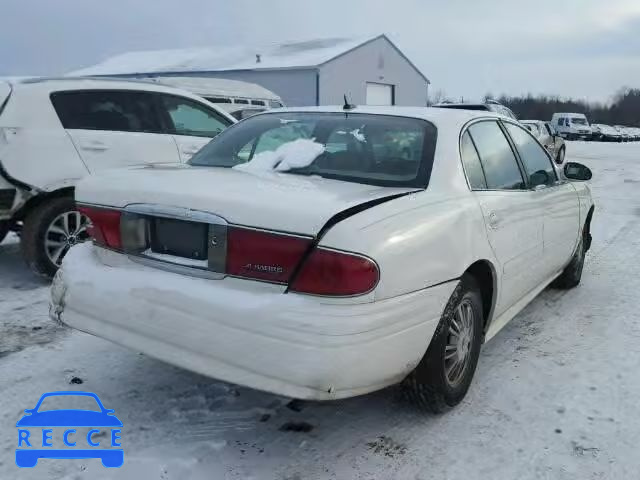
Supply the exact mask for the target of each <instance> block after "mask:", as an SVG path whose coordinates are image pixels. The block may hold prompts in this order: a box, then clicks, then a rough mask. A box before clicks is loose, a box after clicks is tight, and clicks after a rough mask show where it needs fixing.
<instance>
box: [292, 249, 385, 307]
mask: <svg viewBox="0 0 640 480" xmlns="http://www.w3.org/2000/svg"><path fill="white" fill-rule="evenodd" d="M379 279H380V271H379V269H378V265H377V264H376V263H375V262H374V261H373V260H371V259H370V258H367V257H363V256H361V255H355V254H353V253H347V252H341V251H337V250H329V249H326V248H322V247H318V248H316V249H315V250H314V251H313V252H311V254H310V255H309V257H308V258H307V260H306V261H305V262H304V264H303V265H302V268H301V269H300V272H299V273H298V275H297V276H296V278H295V279H294V280H293V283H292V284H291V286H290V287H289V290H291V291H293V292H298V293H307V294H311V295H325V296H340V297H344V296H353V295H362V294H365V293H368V292H370V291H371V290H373V289H374V288H375V286H376V285H377V284H378V280H379Z"/></svg>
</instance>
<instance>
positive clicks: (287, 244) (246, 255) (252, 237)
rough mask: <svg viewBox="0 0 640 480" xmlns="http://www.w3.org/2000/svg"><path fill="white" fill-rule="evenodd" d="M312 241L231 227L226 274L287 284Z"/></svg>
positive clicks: (228, 238) (228, 234)
mask: <svg viewBox="0 0 640 480" xmlns="http://www.w3.org/2000/svg"><path fill="white" fill-rule="evenodd" d="M310 243H311V239H310V238H304V237H296V236H292V235H286V234H279V233H275V232H264V231H261V230H252V229H248V228H242V227H229V230H228V231H227V273H228V274H229V275H236V276H239V277H247V278H255V279H258V280H266V281H270V282H281V283H287V282H288V281H289V278H290V277H291V274H292V273H293V270H294V269H295V268H296V265H298V263H299V262H300V260H301V259H302V257H303V255H304V252H306V250H307V248H309V244H310Z"/></svg>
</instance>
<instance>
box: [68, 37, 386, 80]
mask: <svg viewBox="0 0 640 480" xmlns="http://www.w3.org/2000/svg"><path fill="white" fill-rule="evenodd" d="M381 37H384V38H386V36H384V35H380V36H377V37H373V38H371V37H369V38H329V39H318V40H309V41H305V42H293V43H284V44H280V45H267V46H263V47H246V46H242V47H240V46H237V47H202V48H184V49H173V50H148V51H138V52H129V53H123V54H120V55H116V56H114V57H111V58H108V59H107V60H105V61H104V62H101V63H98V64H97V65H93V66H91V67H87V68H83V69H81V70H76V71H74V72H71V73H70V75H117V74H132V73H152V72H189V71H223V70H255V69H273V68H294V67H313V66H317V65H321V64H323V63H325V62H328V61H329V60H331V59H333V58H335V57H338V56H340V55H341V54H343V53H346V52H348V51H350V50H352V49H354V48H356V47H359V46H360V45H362V44H364V43H367V42H369V41H372V40H376V39H378V38H381Z"/></svg>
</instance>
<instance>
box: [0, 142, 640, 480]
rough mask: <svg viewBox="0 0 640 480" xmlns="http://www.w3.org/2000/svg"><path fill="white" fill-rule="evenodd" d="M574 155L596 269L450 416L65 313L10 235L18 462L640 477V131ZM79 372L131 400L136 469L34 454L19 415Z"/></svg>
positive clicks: (544, 312) (7, 341) (7, 319)
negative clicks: (189, 355)
mask: <svg viewBox="0 0 640 480" xmlns="http://www.w3.org/2000/svg"><path fill="white" fill-rule="evenodd" d="M568 157H569V159H572V160H576V161H581V162H583V163H585V164H587V165H588V166H590V167H591V168H592V169H593V172H594V179H593V181H592V185H593V192H594V197H595V200H596V203H597V207H596V208H597V209H596V214H595V217H594V224H593V236H594V241H593V248H592V250H591V252H590V253H589V255H588V256H587V264H586V268H585V272H584V275H583V281H582V284H581V285H580V287H579V288H577V289H575V290H572V291H569V292H560V291H554V290H547V291H545V292H543V293H542V294H541V295H540V296H539V297H538V298H537V299H536V300H535V301H534V302H533V303H532V304H531V305H529V306H528V307H527V308H526V310H525V311H524V312H522V313H521V314H520V315H518V316H517V317H516V319H515V320H514V321H513V322H511V324H509V325H508V326H507V327H506V328H505V329H504V330H503V331H502V332H501V333H500V334H498V336H497V337H496V338H494V339H493V340H492V341H490V342H489V343H488V344H487V345H485V347H484V350H483V353H482V356H481V359H480V366H479V369H478V371H477V374H476V378H475V381H474V384H473V385H472V388H471V391H470V392H469V395H468V397H467V398H466V400H465V401H464V403H463V404H462V405H460V406H459V407H458V408H457V409H455V410H454V411H452V412H451V413H449V414H446V415H443V416H431V415H424V414H420V413H418V412H416V411H415V410H413V409H412V407H411V406H410V405H407V404H405V403H403V401H402V400H401V399H400V398H399V395H398V391H397V389H395V388H391V389H388V390H385V391H382V392H378V393H376V394H373V395H368V396H365V397H361V398H355V399H350V400H344V401H338V402H334V403H302V402H293V403H290V402H289V400H288V399H286V398H282V397H277V396H274V395H269V394H265V393H261V392H256V391H252V390H248V389H244V388H239V387H235V386H233V385H228V384H225V383H221V382H217V381H215V380H212V379H209V378H205V377H201V376H198V375H195V374H192V373H189V372H186V371H183V370H179V369H177V368H174V367H171V366H168V365H165V364H163V363H160V362H158V361H156V360H153V359H151V358H148V357H145V356H142V355H139V354H137V353H135V352H131V351H128V350H124V349H122V348H120V347H118V346H115V345H112V344H110V343H108V342H106V341H103V340H100V339H98V338H94V337H91V336H89V335H86V334H82V333H79V332H73V331H70V330H68V329H66V328H63V327H58V326H56V325H55V324H54V323H52V322H50V321H49V319H48V317H47V295H48V289H47V286H46V285H45V284H44V283H43V282H41V281H40V280H38V279H35V278H34V277H33V276H32V275H31V274H30V273H29V272H28V271H27V269H26V267H25V266H24V265H23V263H22V261H21V259H20V257H19V250H18V245H17V243H16V239H15V237H14V238H10V239H9V240H7V241H5V242H4V243H3V244H2V245H1V246H0V322H1V323H0V393H1V394H0V479H31V478H42V479H45V478H46V479H52V478H65V479H89V478H90V479H103V478H131V479H143V478H144V479H162V480H167V479H179V480H187V479H291V480H293V479H296V480H302V479H324V478H333V479H352V478H353V479H374V478H375V479H396V478H397V479H411V480H426V479H431V478H434V479H476V478H491V479H509V480H511V479H515V478H517V479H520V480H527V479H554V480H563V479H578V478H579V479H585V480H586V479H621V478H638V475H639V473H640V455H638V453H637V450H638V447H637V441H638V439H639V438H640V407H639V406H638V398H640V376H639V375H638V365H640V316H639V315H638V313H637V311H638V310H637V304H636V302H637V298H638V293H637V291H638V289H639V288H640V275H639V274H640V144H595V143H579V142H574V143H570V144H569V146H568ZM107 301H109V299H105V302H107ZM362 361H363V362H366V361H367V359H366V358H363V359H362ZM354 368H357V366H354ZM74 382H75V383H74ZM79 382H82V383H79ZM67 389H69V390H87V391H93V392H95V393H97V394H98V395H99V396H100V398H101V399H102V401H103V402H104V403H105V405H106V407H107V408H113V409H115V412H116V415H117V416H118V418H120V419H121V420H122V421H123V423H124V428H123V431H122V437H123V446H124V448H125V464H124V466H123V467H122V468H121V469H116V470H112V469H105V468H104V467H102V465H101V464H100V462H99V460H86V461H85V460H41V461H40V462H39V464H38V465H37V466H36V467H35V468H33V469H21V470H19V469H18V468H17V467H16V465H15V463H14V450H15V448H16V446H17V429H16V428H15V422H16V421H17V420H18V419H19V418H20V417H21V415H22V412H23V410H24V409H25V408H32V407H33V406H34V404H35V402H36V401H37V400H38V398H39V397H40V395H41V394H42V393H44V392H48V391H54V390H67Z"/></svg>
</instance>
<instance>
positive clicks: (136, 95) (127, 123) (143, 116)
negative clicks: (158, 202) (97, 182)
mask: <svg viewBox="0 0 640 480" xmlns="http://www.w3.org/2000/svg"><path fill="white" fill-rule="evenodd" d="M51 101H52V103H53V106H54V108H55V110H56V112H57V113H58V116H59V118H60V120H61V122H62V125H63V126H64V128H65V130H66V131H67V134H68V135H69V136H70V137H71V140H72V141H73V143H74V145H75V147H76V149H77V151H78V153H79V154H80V157H81V158H82V160H83V162H84V163H85V165H86V166H87V169H88V170H89V171H90V172H92V173H93V172H97V171H100V170H104V169H109V168H118V167H125V166H129V165H138V164H148V163H177V162H178V161H179V157H178V150H177V148H176V144H175V142H174V141H173V138H172V137H171V135H168V134H166V133H164V132H163V131H162V126H161V122H160V117H159V115H158V112H157V108H156V105H155V102H154V99H153V97H152V96H151V95H150V94H149V93H147V92H143V91H125V90H86V91H66V92H55V93H53V94H52V95H51Z"/></svg>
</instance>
